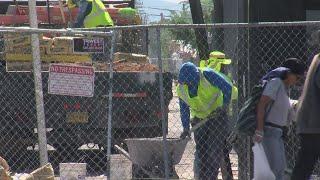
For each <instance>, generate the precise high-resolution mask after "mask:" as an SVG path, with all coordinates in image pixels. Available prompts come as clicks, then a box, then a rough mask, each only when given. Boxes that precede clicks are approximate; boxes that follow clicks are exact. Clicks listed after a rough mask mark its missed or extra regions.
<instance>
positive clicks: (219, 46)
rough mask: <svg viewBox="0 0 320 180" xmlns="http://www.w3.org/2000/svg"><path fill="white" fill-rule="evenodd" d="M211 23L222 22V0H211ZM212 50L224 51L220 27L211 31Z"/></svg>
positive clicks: (222, 34)
mask: <svg viewBox="0 0 320 180" xmlns="http://www.w3.org/2000/svg"><path fill="white" fill-rule="evenodd" d="M212 22H213V23H223V0H213V13H212ZM212 44H213V48H214V50H218V51H224V33H223V29H222V28H215V29H213V32H212Z"/></svg>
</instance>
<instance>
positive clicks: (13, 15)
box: [0, 4, 141, 25]
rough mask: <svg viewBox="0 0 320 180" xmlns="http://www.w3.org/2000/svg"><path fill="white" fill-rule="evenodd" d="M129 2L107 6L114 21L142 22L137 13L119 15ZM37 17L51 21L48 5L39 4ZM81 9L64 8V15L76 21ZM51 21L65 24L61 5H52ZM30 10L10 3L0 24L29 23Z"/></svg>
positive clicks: (40, 19)
mask: <svg viewBox="0 0 320 180" xmlns="http://www.w3.org/2000/svg"><path fill="white" fill-rule="evenodd" d="M126 5H127V4H121V5H118V6H116V5H114V6H110V7H108V8H106V11H108V13H109V14H110V16H111V18H112V20H113V22H115V24H116V25H131V24H140V21H141V18H140V17H139V16H138V15H137V16H136V17H135V18H134V19H133V20H132V19H128V18H124V17H121V16H120V15H119V10H120V9H121V8H125V7H126ZM36 11H37V17H38V22H39V23H49V19H48V10H47V7H46V6H37V7H36ZM78 11H79V9H78V8H74V9H71V10H70V9H68V8H67V7H64V8H63V13H64V16H65V17H66V20H67V21H74V20H75V18H76V16H77V14H78ZM49 12H50V23H51V24H57V25H58V24H59V25H63V24H65V23H64V22H63V19H62V15H61V11H60V7H59V6H50V11H49ZM28 15H29V12H28V6H23V5H19V6H16V5H10V6H9V7H8V11H7V14H6V15H1V16H0V24H1V25H14V24H23V23H28V22H29V18H28Z"/></svg>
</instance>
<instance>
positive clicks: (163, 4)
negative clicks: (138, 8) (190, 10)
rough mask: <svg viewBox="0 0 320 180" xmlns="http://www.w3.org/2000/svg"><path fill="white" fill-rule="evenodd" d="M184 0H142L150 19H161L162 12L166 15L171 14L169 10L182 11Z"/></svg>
mask: <svg viewBox="0 0 320 180" xmlns="http://www.w3.org/2000/svg"><path fill="white" fill-rule="evenodd" d="M181 1H183V0H140V2H142V3H143V7H144V8H143V10H144V11H145V12H146V13H147V14H148V17H149V21H156V20H160V13H161V12H162V13H163V14H164V16H168V15H170V11H169V10H175V11H180V10H181V9H182V5H181V4H179V2H181Z"/></svg>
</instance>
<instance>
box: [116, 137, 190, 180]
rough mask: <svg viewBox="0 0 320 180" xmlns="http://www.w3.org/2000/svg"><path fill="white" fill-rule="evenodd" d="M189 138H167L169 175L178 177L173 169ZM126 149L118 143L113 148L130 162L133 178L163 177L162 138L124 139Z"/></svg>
mask: <svg viewBox="0 0 320 180" xmlns="http://www.w3.org/2000/svg"><path fill="white" fill-rule="evenodd" d="M188 141H189V139H188V138H186V139H179V138H169V139H167V152H168V164H169V177H170V178H179V176H178V175H177V174H176V172H175V170H174V165H176V164H178V163H179V162H180V160H181V158H182V155H183V153H184V150H185V148H186V145H187V143H188ZM125 143H126V144H127V147H128V151H129V152H127V151H126V150H124V149H123V148H121V147H120V146H118V145H115V148H116V149H117V150H118V151H119V152H120V153H121V154H123V155H124V156H125V157H126V158H128V159H129V160H130V161H131V162H132V175H133V178H164V177H165V173H164V172H165V171H164V169H165V168H164V163H165V162H164V158H163V157H164V154H163V153H164V152H163V145H164V144H163V139H162V138H160V137H159V138H132V139H125Z"/></svg>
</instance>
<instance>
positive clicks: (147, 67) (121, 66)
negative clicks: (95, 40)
mask: <svg viewBox="0 0 320 180" xmlns="http://www.w3.org/2000/svg"><path fill="white" fill-rule="evenodd" d="M113 70H114V71H147V72H155V71H159V68H158V67H157V66H156V65H154V64H138V63H129V62H125V63H116V64H114V67H113Z"/></svg>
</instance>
